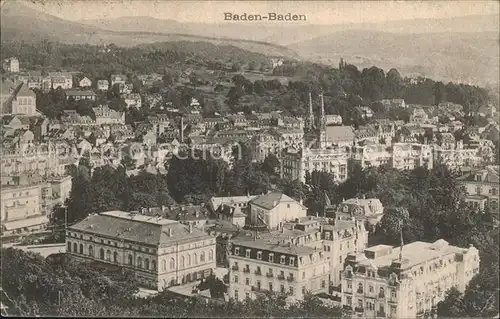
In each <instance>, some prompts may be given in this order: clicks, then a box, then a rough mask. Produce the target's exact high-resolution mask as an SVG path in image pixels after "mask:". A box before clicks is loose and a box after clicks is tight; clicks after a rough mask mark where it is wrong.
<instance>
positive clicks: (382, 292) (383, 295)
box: [378, 287, 385, 298]
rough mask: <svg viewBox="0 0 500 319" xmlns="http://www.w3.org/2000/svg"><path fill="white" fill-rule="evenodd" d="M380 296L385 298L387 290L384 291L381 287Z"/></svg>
mask: <svg viewBox="0 0 500 319" xmlns="http://www.w3.org/2000/svg"><path fill="white" fill-rule="evenodd" d="M378 295H379V297H380V298H384V297H385V290H384V288H382V287H380V290H379V293H378Z"/></svg>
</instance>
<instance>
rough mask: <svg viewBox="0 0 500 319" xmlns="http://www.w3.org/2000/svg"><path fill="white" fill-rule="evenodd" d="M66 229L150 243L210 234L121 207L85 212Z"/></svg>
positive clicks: (171, 241)
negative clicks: (86, 213)
mask: <svg viewBox="0 0 500 319" xmlns="http://www.w3.org/2000/svg"><path fill="white" fill-rule="evenodd" d="M69 230H76V231H82V232H87V233H91V234H96V235H101V236H105V237H110V238H115V239H117V240H120V239H123V240H126V241H132V242H138V243H144V244H147V245H152V246H171V245H173V244H176V243H178V242H191V241H198V240H203V239H206V238H211V237H210V236H208V235H207V234H206V233H204V232H202V231H200V230H197V229H192V231H191V232H190V230H189V227H188V226H185V225H183V224H181V223H179V222H177V221H175V220H170V219H164V218H161V217H153V216H145V215H141V214H134V213H128V212H123V211H109V212H104V213H100V214H93V215H89V216H88V217H87V218H86V219H84V220H83V221H81V222H79V223H78V224H76V225H73V226H70V227H69Z"/></svg>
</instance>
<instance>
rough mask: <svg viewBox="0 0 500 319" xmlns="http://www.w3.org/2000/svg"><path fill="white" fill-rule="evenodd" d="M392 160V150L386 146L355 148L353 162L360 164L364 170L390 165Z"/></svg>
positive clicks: (371, 145) (373, 145)
mask: <svg viewBox="0 0 500 319" xmlns="http://www.w3.org/2000/svg"><path fill="white" fill-rule="evenodd" d="M391 159H392V152H391V151H390V148H389V147H387V146H386V145H384V144H370V145H364V146H358V145H356V146H353V147H352V150H351V162H353V163H358V164H359V165H361V167H362V168H368V167H379V166H382V165H389V164H390V163H391Z"/></svg>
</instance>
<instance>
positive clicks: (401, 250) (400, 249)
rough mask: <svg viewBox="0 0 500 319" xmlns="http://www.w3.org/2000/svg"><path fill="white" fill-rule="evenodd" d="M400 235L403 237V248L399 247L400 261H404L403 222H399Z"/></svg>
mask: <svg viewBox="0 0 500 319" xmlns="http://www.w3.org/2000/svg"><path fill="white" fill-rule="evenodd" d="M399 235H400V236H401V247H399V261H400V262H401V260H403V246H404V241H403V221H401V220H400V221H399Z"/></svg>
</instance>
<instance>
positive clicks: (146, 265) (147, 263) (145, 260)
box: [144, 258, 149, 270]
mask: <svg viewBox="0 0 500 319" xmlns="http://www.w3.org/2000/svg"><path fill="white" fill-rule="evenodd" d="M144 268H146V269H148V270H149V259H147V258H146V259H144Z"/></svg>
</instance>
